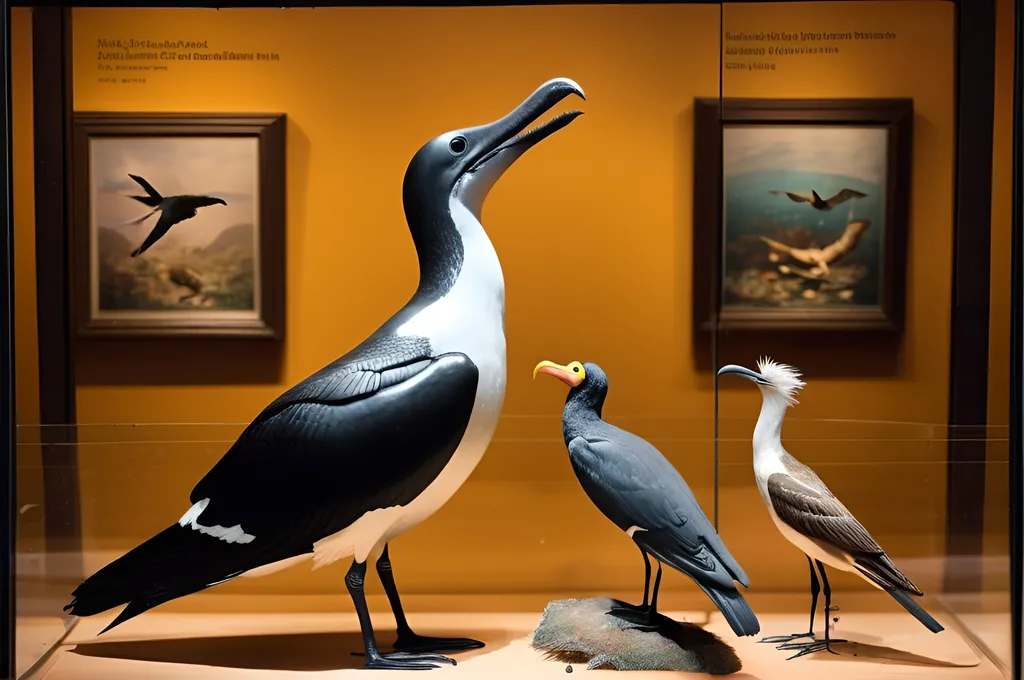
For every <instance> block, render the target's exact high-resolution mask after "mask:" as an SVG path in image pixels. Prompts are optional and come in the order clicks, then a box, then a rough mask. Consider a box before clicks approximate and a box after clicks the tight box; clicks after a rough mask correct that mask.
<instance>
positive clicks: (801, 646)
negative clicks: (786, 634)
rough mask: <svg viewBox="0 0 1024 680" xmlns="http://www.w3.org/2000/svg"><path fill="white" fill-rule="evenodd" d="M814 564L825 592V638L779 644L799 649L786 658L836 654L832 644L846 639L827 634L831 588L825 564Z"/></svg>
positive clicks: (784, 647) (830, 606) (789, 648)
mask: <svg viewBox="0 0 1024 680" xmlns="http://www.w3.org/2000/svg"><path fill="white" fill-rule="evenodd" d="M814 563H815V564H817V565H818V571H820V572H821V584H822V590H823V591H824V593H825V639H824V640H815V641H814V642H791V643H788V644H784V645H779V647H778V649H785V650H800V651H798V652H797V653H796V654H794V655H793V656H791V657H789V659H786V660H787V661H789V660H791V659H797V658H799V657H801V656H807V655H808V654H814V653H815V652H828V653H829V654H835V655H836V656H838V652H836V651H835V650H834V649H832V645H833V644H837V643H841V642H846V640H833V639H831V637H830V636H829V629H830V619H831V618H832V588H830V587H829V585H828V576H826V575H825V565H824V564H822V563H821V562H819V561H817V560H815V562H814Z"/></svg>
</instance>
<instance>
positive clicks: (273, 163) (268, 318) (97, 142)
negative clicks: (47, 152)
mask: <svg viewBox="0 0 1024 680" xmlns="http://www.w3.org/2000/svg"><path fill="white" fill-rule="evenodd" d="M155 124H156V125H155ZM156 131H159V134H156V133H155V132H156ZM73 138H74V141H73V143H74V145H75V156H74V158H75V164H74V168H73V184H74V188H73V203H74V205H73V211H74V226H75V231H76V238H75V246H76V249H75V252H74V269H75V276H76V284H77V285H76V289H77V290H78V295H79V299H78V300H77V301H76V304H77V305H78V307H79V308H80V314H78V315H77V316H78V318H80V319H81V322H80V325H79V328H78V332H79V334H81V335H126V334H128V335H176V334H185V335H203V336H225V335H226V336H232V337H240V336H249V335H255V336H260V337H265V336H268V335H269V336H273V337H280V333H281V330H282V328H281V327H282V326H283V322H284V318H283V313H282V312H283V299H284V294H283V285H284V253H283V245H284V122H283V116H263V117H256V118H243V119H238V118H235V117H224V116H216V115H208V114H201V115H198V116H197V115H191V114H188V115H185V114H183V115H163V114H149V115H142V114H104V113H86V114H76V115H75V119H74V124H73ZM140 204H141V205H142V206H144V207H145V211H144V212H143V211H140V209H139V208H140ZM140 212H142V214H140Z"/></svg>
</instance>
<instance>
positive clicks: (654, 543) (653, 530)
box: [533, 361, 761, 636]
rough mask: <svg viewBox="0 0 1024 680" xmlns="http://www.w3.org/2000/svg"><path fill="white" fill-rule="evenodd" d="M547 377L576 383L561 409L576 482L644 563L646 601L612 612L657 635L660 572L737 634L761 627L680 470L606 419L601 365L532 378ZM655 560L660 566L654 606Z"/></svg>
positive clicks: (547, 366)
mask: <svg viewBox="0 0 1024 680" xmlns="http://www.w3.org/2000/svg"><path fill="white" fill-rule="evenodd" d="M538 373H547V374H550V375H553V376H554V377H556V378H558V379H559V380H561V381H562V382H564V383H566V384H567V385H569V387H570V388H571V389H570V390H569V395H568V396H567V397H566V400H565V408H564V409H563V411H562V435H563V437H564V439H565V445H566V448H567V449H568V450H569V460H570V462H571V463H572V469H573V471H574V472H575V473H576V478H577V479H578V480H579V482H580V485H581V486H582V487H583V490H584V491H585V492H586V494H587V496H589V497H590V500H591V501H592V502H593V503H594V505H595V506H597V509H598V510H600V511H601V513H602V514H604V516H605V517H607V518H608V519H609V520H611V521H612V522H614V523H615V525H616V526H618V527H619V529H621V530H622V531H624V532H626V535H628V536H629V537H630V538H631V539H632V540H633V542H634V543H636V545H637V547H639V548H640V552H641V554H642V555H643V557H644V564H645V580H644V602H643V604H642V605H641V606H640V607H616V608H614V609H612V610H611V612H610V613H611V614H613V615H615V616H617V617H619V618H621V619H623V620H625V621H629V622H630V623H637V624H639V625H638V626H637V627H638V628H640V629H642V630H643V629H648V630H650V629H656V628H657V618H658V589H659V587H660V586H661V566H662V564H663V563H664V564H668V565H669V566H670V567H673V568H674V569H676V570H677V571H680V572H682V573H683V574H686V575H687V576H689V577H690V578H692V579H693V580H694V582H695V583H696V584H697V585H698V586H700V588H701V590H703V591H704V592H705V593H706V594H707V596H708V597H710V598H711V600H712V601H713V602H714V603H715V605H717V606H718V608H719V609H720V610H721V612H722V614H723V615H724V616H725V618H726V620H727V621H728V622H729V625H730V626H731V627H732V630H733V632H734V633H736V635H738V636H744V635H755V634H756V633H757V632H758V631H759V630H761V626H760V624H759V623H758V621H757V617H756V616H755V615H754V612H753V611H752V610H751V609H750V606H749V605H747V602H746V600H744V599H743V595H742V594H740V592H739V590H738V589H737V588H736V584H735V583H734V581H739V582H740V583H741V584H743V586H744V587H749V586H750V581H749V580H748V579H747V575H746V574H745V573H744V572H743V569H742V568H741V567H740V565H739V564H738V563H737V562H736V560H735V559H733V556H732V555H730V554H729V551H728V549H727V548H726V547H725V543H723V542H722V539H721V538H720V537H719V536H718V534H717V533H715V529H714V527H713V526H712V525H711V522H710V521H708V518H707V516H706V515H705V514H704V511H703V510H701V508H700V505H699V504H698V503H697V499H696V498H694V496H693V492H691V491H690V487H689V486H687V484H686V482H685V481H684V480H683V478H682V476H681V475H680V474H679V472H678V471H677V470H676V469H675V468H674V467H673V466H672V464H671V463H670V462H669V461H668V460H667V459H666V458H665V457H664V456H663V455H662V454H661V452H660V451H658V449H656V448H654V446H652V445H651V444H650V443H649V442H647V441H645V440H644V439H641V438H640V437H638V436H636V435H635V434H632V433H630V432H627V431H625V430H622V429H620V428H618V427H616V426H614V425H612V424H610V423H608V422H605V421H604V420H603V419H602V417H601V411H602V409H603V407H604V401H605V397H606V396H607V394H608V378H607V376H606V375H605V373H604V371H603V370H601V368H600V366H598V365H597V364H593V363H585V364H581V363H580V362H578V361H574V362H572V363H571V364H569V365H567V366H560V365H558V364H556V363H552V362H550V361H542V362H540V363H539V364H537V366H536V367H535V368H534V369H533V377H534V378H536V377H537V374H538ZM648 555H652V556H653V557H654V559H656V560H657V561H658V574H657V576H656V577H655V580H654V590H653V592H652V594H651V600H650V604H649V605H648V602H647V594H648V588H649V586H650V581H651V563H650V560H649V559H648Z"/></svg>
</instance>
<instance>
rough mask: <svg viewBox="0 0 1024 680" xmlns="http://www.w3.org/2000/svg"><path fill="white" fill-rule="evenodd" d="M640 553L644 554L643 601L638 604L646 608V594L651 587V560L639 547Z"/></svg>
mask: <svg viewBox="0 0 1024 680" xmlns="http://www.w3.org/2000/svg"><path fill="white" fill-rule="evenodd" d="M637 547H639V546H637ZM640 554H641V555H643V556H644V603H643V604H642V605H640V606H641V607H643V608H644V609H646V608H647V595H648V592H649V591H650V588H651V560H650V559H648V557H647V553H646V552H644V549H643V548H640Z"/></svg>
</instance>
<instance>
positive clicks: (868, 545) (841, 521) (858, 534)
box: [768, 473, 920, 594]
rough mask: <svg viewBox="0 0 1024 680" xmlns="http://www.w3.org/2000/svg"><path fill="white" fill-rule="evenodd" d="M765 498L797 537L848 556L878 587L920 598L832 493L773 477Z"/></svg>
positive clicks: (779, 475)
mask: <svg viewBox="0 0 1024 680" xmlns="http://www.w3.org/2000/svg"><path fill="white" fill-rule="evenodd" d="M768 497H769V498H770V499H771V502H772V507H773V508H774V509H775V514H776V515H778V516H779V519H781V520H782V521H783V522H785V523H786V524H787V525H789V526H790V527H792V528H793V529H795V530H796V531H798V532H799V533H800V534H802V535H804V536H807V537H808V538H812V539H815V540H818V541H822V542H823V543H826V544H828V545H831V546H835V547H836V548H839V549H840V550H842V551H843V552H845V553H847V554H848V555H850V556H851V557H852V558H853V559H854V562H855V565H856V566H857V567H858V568H860V570H861V572H862V573H864V575H865V576H867V577H868V578H870V579H871V580H872V581H874V582H875V583H877V584H878V585H880V586H882V587H883V588H897V589H899V590H909V591H911V592H914V593H916V594H920V590H919V589H918V587H917V586H916V585H914V583H913V582H911V580H910V579H908V578H907V577H906V576H905V575H904V574H903V573H902V572H901V571H900V570H899V569H898V568H897V567H896V565H895V564H893V563H892V561H891V560H890V559H889V557H888V556H887V555H886V554H885V551H884V550H882V546H880V545H878V543H877V542H876V541H875V539H874V538H872V537H871V534H869V533H868V530H867V529H865V528H864V526H863V525H862V524H861V523H860V522H858V521H857V518H856V517H854V516H853V513H851V512H850V511H849V510H847V509H846V506H845V505H843V504H842V503H841V502H840V501H839V499H838V498H836V497H835V496H833V495H832V494H831V493H823V492H821V491H819V490H817V489H813V488H811V487H809V486H807V485H806V484H803V483H801V482H800V481H798V480H796V479H794V478H792V477H790V476H789V475H784V474H780V473H776V474H774V475H771V476H770V477H768Z"/></svg>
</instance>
